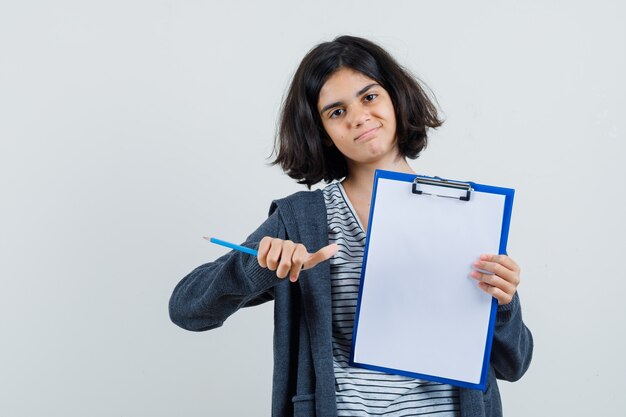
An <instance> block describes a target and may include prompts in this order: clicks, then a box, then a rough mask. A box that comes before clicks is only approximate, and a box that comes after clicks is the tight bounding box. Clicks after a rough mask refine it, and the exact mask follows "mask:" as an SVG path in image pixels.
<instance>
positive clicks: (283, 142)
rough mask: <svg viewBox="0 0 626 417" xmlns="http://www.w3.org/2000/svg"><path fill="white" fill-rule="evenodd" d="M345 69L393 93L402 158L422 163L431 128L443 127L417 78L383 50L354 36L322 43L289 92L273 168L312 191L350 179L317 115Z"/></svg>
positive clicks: (306, 59) (304, 61)
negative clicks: (326, 89)
mask: <svg viewBox="0 0 626 417" xmlns="http://www.w3.org/2000/svg"><path fill="white" fill-rule="evenodd" d="M340 68H350V69H352V70H354V71H358V72H360V73H362V74H364V75H366V76H367V77H369V78H371V79H373V80H374V81H376V82H378V83H379V84H380V85H381V86H382V87H383V88H384V89H385V90H387V92H388V93H389V96H390V97H391V102H392V103H393V107H394V110H395V115H396V129H397V131H396V137H397V141H398V148H399V150H400V154H401V155H402V156H405V157H408V158H411V159H415V158H417V157H418V156H419V154H420V152H421V151H422V150H423V149H424V148H425V147H426V144H427V130H428V128H436V127H439V126H441V124H442V123H443V121H442V120H440V119H439V117H438V115H437V108H436V106H435V105H434V104H433V102H432V101H431V100H430V99H429V97H428V95H427V94H426V92H425V91H424V89H423V88H422V86H421V85H420V82H419V81H418V80H417V78H415V77H414V76H413V75H411V73H410V72H409V71H408V70H406V69H405V68H403V67H402V66H401V65H399V64H398V63H397V62H396V60H395V59H394V58H393V57H392V56H391V55H389V53H388V52H387V51H385V50H384V49H382V48H381V47H380V46H378V45H376V44H375V43H373V42H371V41H368V40H367V39H363V38H358V37H354V36H340V37H338V38H336V39H335V40H333V41H332V42H324V43H321V44H319V45H317V46H315V47H314V48H313V49H311V50H310V51H309V53H308V54H307V55H306V56H305V57H304V59H302V62H301V63H300V66H299V67H298V69H297V70H296V73H295V75H294V77H293V80H292V82H291V86H290V87H289V90H288V91H287V96H286V98H285V100H284V102H283V107H282V111H281V115H280V120H279V126H278V131H277V134H276V141H275V150H274V152H275V153H276V159H275V160H274V161H273V162H272V164H274V165H276V164H278V165H280V166H281V168H282V169H283V171H285V172H286V173H287V175H289V176H290V177H291V178H294V179H296V180H297V181H298V183H300V184H306V185H307V187H309V188H311V185H313V184H317V183H318V182H320V181H322V180H324V181H326V182H330V181H332V180H339V179H342V178H344V177H345V176H346V175H347V174H348V165H347V163H346V160H345V157H344V156H343V155H342V154H341V152H339V150H338V149H337V148H336V147H335V146H328V145H325V143H329V142H331V140H330V137H329V136H328V134H327V133H326V130H325V129H324V126H323V125H322V119H321V117H320V115H319V113H318V111H317V102H318V99H319V93H320V90H321V88H322V86H323V85H324V83H325V82H326V80H327V79H328V78H329V77H330V76H331V75H332V74H334V73H335V72H336V71H337V70H339V69H340Z"/></svg>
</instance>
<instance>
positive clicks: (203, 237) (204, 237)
mask: <svg viewBox="0 0 626 417" xmlns="http://www.w3.org/2000/svg"><path fill="white" fill-rule="evenodd" d="M202 239H206V240H211V238H210V237H206V236H202Z"/></svg>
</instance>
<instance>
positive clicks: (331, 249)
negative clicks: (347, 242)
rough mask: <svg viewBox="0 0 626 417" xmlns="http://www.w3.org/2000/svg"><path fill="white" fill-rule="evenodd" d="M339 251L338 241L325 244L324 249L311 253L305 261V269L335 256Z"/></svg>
mask: <svg viewBox="0 0 626 417" xmlns="http://www.w3.org/2000/svg"><path fill="white" fill-rule="evenodd" d="M338 251H339V245H337V244H336V243H332V244H330V245H328V246H324V247H323V248H322V249H320V250H318V251H317V252H315V253H312V254H310V255H309V258H308V259H307V260H306V261H305V262H304V265H303V269H310V268H313V267H314V266H315V265H317V264H319V263H321V262H324V261H327V260H328V259H330V258H332V257H333V256H335V254H336V253H337V252H338Z"/></svg>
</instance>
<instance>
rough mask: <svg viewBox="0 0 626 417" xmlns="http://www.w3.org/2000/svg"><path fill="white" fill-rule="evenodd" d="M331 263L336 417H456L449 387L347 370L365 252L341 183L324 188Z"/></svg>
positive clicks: (455, 403)
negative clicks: (332, 246) (332, 247)
mask: <svg viewBox="0 0 626 417" xmlns="http://www.w3.org/2000/svg"><path fill="white" fill-rule="evenodd" d="M324 199H325V202H326V212H327V215H328V238H329V243H337V244H338V245H339V252H337V254H336V255H335V256H334V257H333V258H331V260H330V271H331V286H332V313H333V340H332V343H333V363H334V369H335V392H336V395H337V410H338V414H337V415H338V416H394V417H395V416H397V417H400V416H402V417H404V416H428V415H437V416H439V417H453V416H455V417H456V416H459V414H460V413H459V394H458V390H457V389H456V388H454V387H452V386H450V385H444V384H438V383H434V382H426V381H422V380H419V379H414V378H408V377H405V376H400V375H391V374H386V373H383V372H377V371H370V370H368V369H361V368H355V367H350V366H348V360H349V357H350V349H351V346H352V326H353V323H354V316H355V312H356V304H357V298H358V293H359V284H360V277H361V264H362V262H363V252H364V250H365V236H366V235H365V232H364V231H363V227H362V226H361V224H360V222H359V220H358V218H357V216H356V211H355V210H354V209H353V207H352V205H351V204H350V201H349V200H348V197H347V195H346V193H345V190H344V189H343V186H342V185H341V183H332V184H329V185H327V186H326V187H325V188H324Z"/></svg>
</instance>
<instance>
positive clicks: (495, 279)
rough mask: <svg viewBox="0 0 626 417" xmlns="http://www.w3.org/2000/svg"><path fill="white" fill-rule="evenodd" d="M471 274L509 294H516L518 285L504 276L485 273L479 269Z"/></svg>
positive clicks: (478, 279)
mask: <svg viewBox="0 0 626 417" xmlns="http://www.w3.org/2000/svg"><path fill="white" fill-rule="evenodd" d="M470 276H471V277H472V278H474V279H475V280H477V281H480V282H483V283H485V284H487V285H489V286H492V287H496V288H499V289H501V290H502V291H503V292H505V293H507V294H514V293H515V291H516V289H517V287H516V286H515V285H513V284H512V283H510V282H509V281H507V280H505V279H503V278H502V277H500V276H498V275H494V274H483V273H481V272H478V271H472V272H471V273H470Z"/></svg>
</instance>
